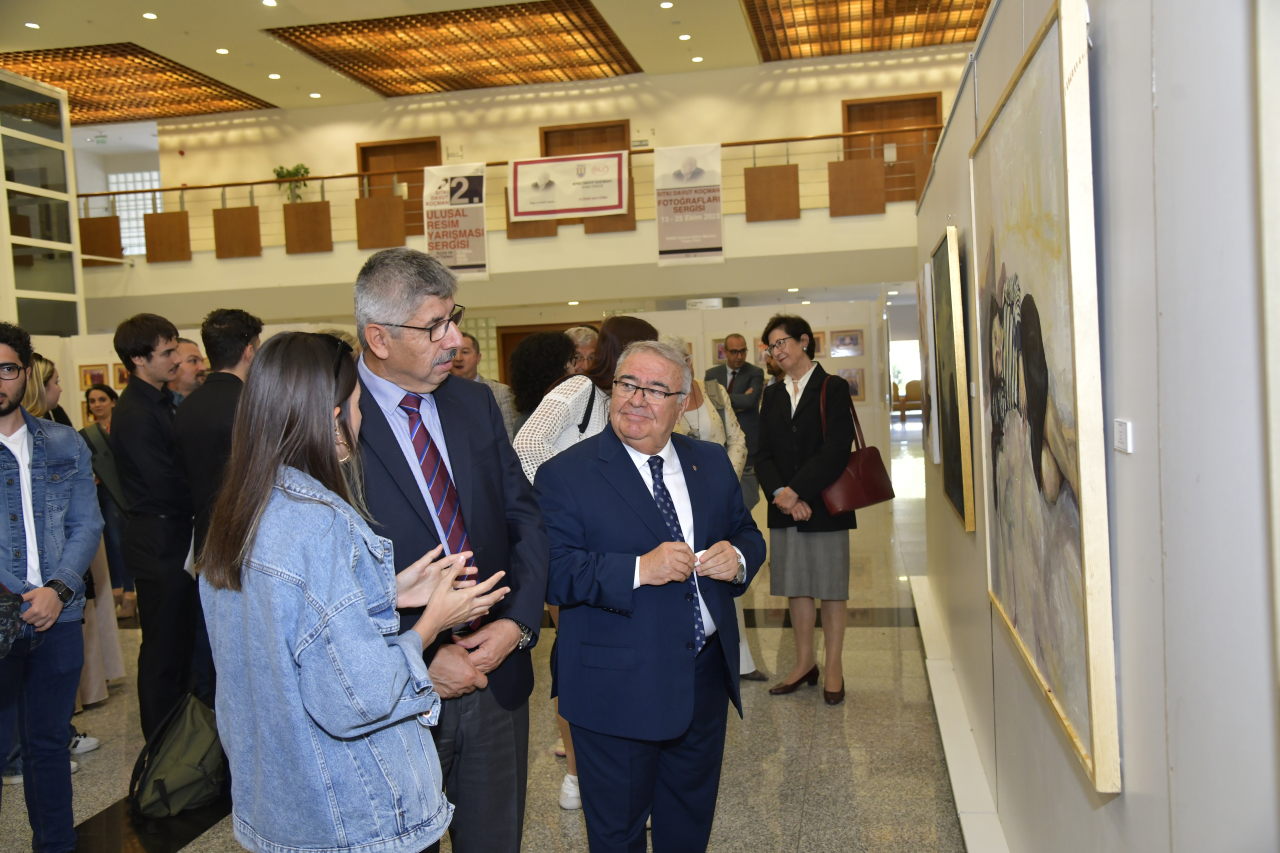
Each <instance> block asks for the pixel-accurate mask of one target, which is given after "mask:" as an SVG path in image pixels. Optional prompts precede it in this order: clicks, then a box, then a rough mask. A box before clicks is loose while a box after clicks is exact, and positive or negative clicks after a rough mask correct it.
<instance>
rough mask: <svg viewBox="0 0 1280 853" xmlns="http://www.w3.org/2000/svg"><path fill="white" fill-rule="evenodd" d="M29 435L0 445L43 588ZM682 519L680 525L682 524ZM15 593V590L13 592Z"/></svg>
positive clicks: (35, 579) (34, 574)
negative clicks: (11, 468) (14, 469)
mask: <svg viewBox="0 0 1280 853" xmlns="http://www.w3.org/2000/svg"><path fill="white" fill-rule="evenodd" d="M29 437H30V434H29V433H28V432H27V425H26V424H25V423H24V424H23V425H22V426H20V427H18V431H17V432H15V433H14V434H13V435H0V444H3V445H4V446H5V447H7V448H9V452H10V453H12V454H13V456H14V458H15V459H17V460H18V481H19V482H20V483H21V484H22V485H21V493H22V524H23V526H24V527H25V528H26V531H27V583H29V584H31V585H32V586H44V576H43V575H42V574H41V572H40V550H39V548H38V547H37V546H36V543H37V542H39V540H38V539H37V538H36V517H35V512H34V511H33V510H32V509H31V448H30V447H29V444H30V442H29ZM683 523H684V521H683V519H682V520H681V524H683ZM15 592H16V590H15Z"/></svg>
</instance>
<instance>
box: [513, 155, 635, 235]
mask: <svg viewBox="0 0 1280 853" xmlns="http://www.w3.org/2000/svg"><path fill="white" fill-rule="evenodd" d="M628 156H629V152H627V151H609V152H606V153H603V154H578V155H574V156H572V157H544V158H542V159H539V160H513V161H511V164H510V165H509V166H508V167H507V201H508V203H509V205H510V209H511V214H510V215H511V221H512V222H532V221H535V220H539V219H560V218H562V217H577V216H613V215H616V214H619V213H626V212H627V184H628V181H627V180H626V178H627V166H628V159H627V158H628Z"/></svg>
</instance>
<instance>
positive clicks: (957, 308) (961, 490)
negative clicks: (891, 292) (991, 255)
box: [932, 225, 977, 531]
mask: <svg viewBox="0 0 1280 853" xmlns="http://www.w3.org/2000/svg"><path fill="white" fill-rule="evenodd" d="M932 265H933V338H934V343H935V360H934V364H933V366H934V367H935V369H936V371H937V374H936V375H937V392H938V424H937V426H936V428H937V430H938V440H939V444H940V445H941V449H942V490H943V492H944V493H945V494H946V496H947V502H948V503H950V504H951V506H952V507H953V508H954V509H955V511H956V513H957V514H958V515H959V516H960V521H961V523H963V524H964V529H965V530H968V531H973V530H974V529H976V527H977V523H976V521H975V518H974V511H973V445H972V443H971V442H970V440H969V369H968V364H967V362H968V357H967V354H968V351H969V348H968V346H966V332H967V331H968V328H969V324H968V316H969V312H968V303H967V299H966V293H965V287H964V281H963V278H962V272H963V266H962V264H961V257H960V238H959V232H958V231H957V229H956V227H955V226H954V225H948V226H947V233H946V235H945V236H944V237H943V238H942V242H940V243H939V244H938V246H937V248H935V249H934V250H933V258H932Z"/></svg>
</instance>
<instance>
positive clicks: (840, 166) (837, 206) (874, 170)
mask: <svg viewBox="0 0 1280 853" xmlns="http://www.w3.org/2000/svg"><path fill="white" fill-rule="evenodd" d="M827 187H828V190H827V191H828V193H829V194H830V201H829V207H830V211H831V215H832V216H865V215H867V214H869V213H884V161H883V160H881V159H879V158H877V159H874V160H840V161H832V162H830V163H828V164H827Z"/></svg>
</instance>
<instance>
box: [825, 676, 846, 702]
mask: <svg viewBox="0 0 1280 853" xmlns="http://www.w3.org/2000/svg"><path fill="white" fill-rule="evenodd" d="M822 701H824V702H826V703H827V704H828V705H839V704H840V703H841V702H843V701H844V679H843V678H842V679H840V689H839V690H828V689H826V688H825V687H823V688H822Z"/></svg>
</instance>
